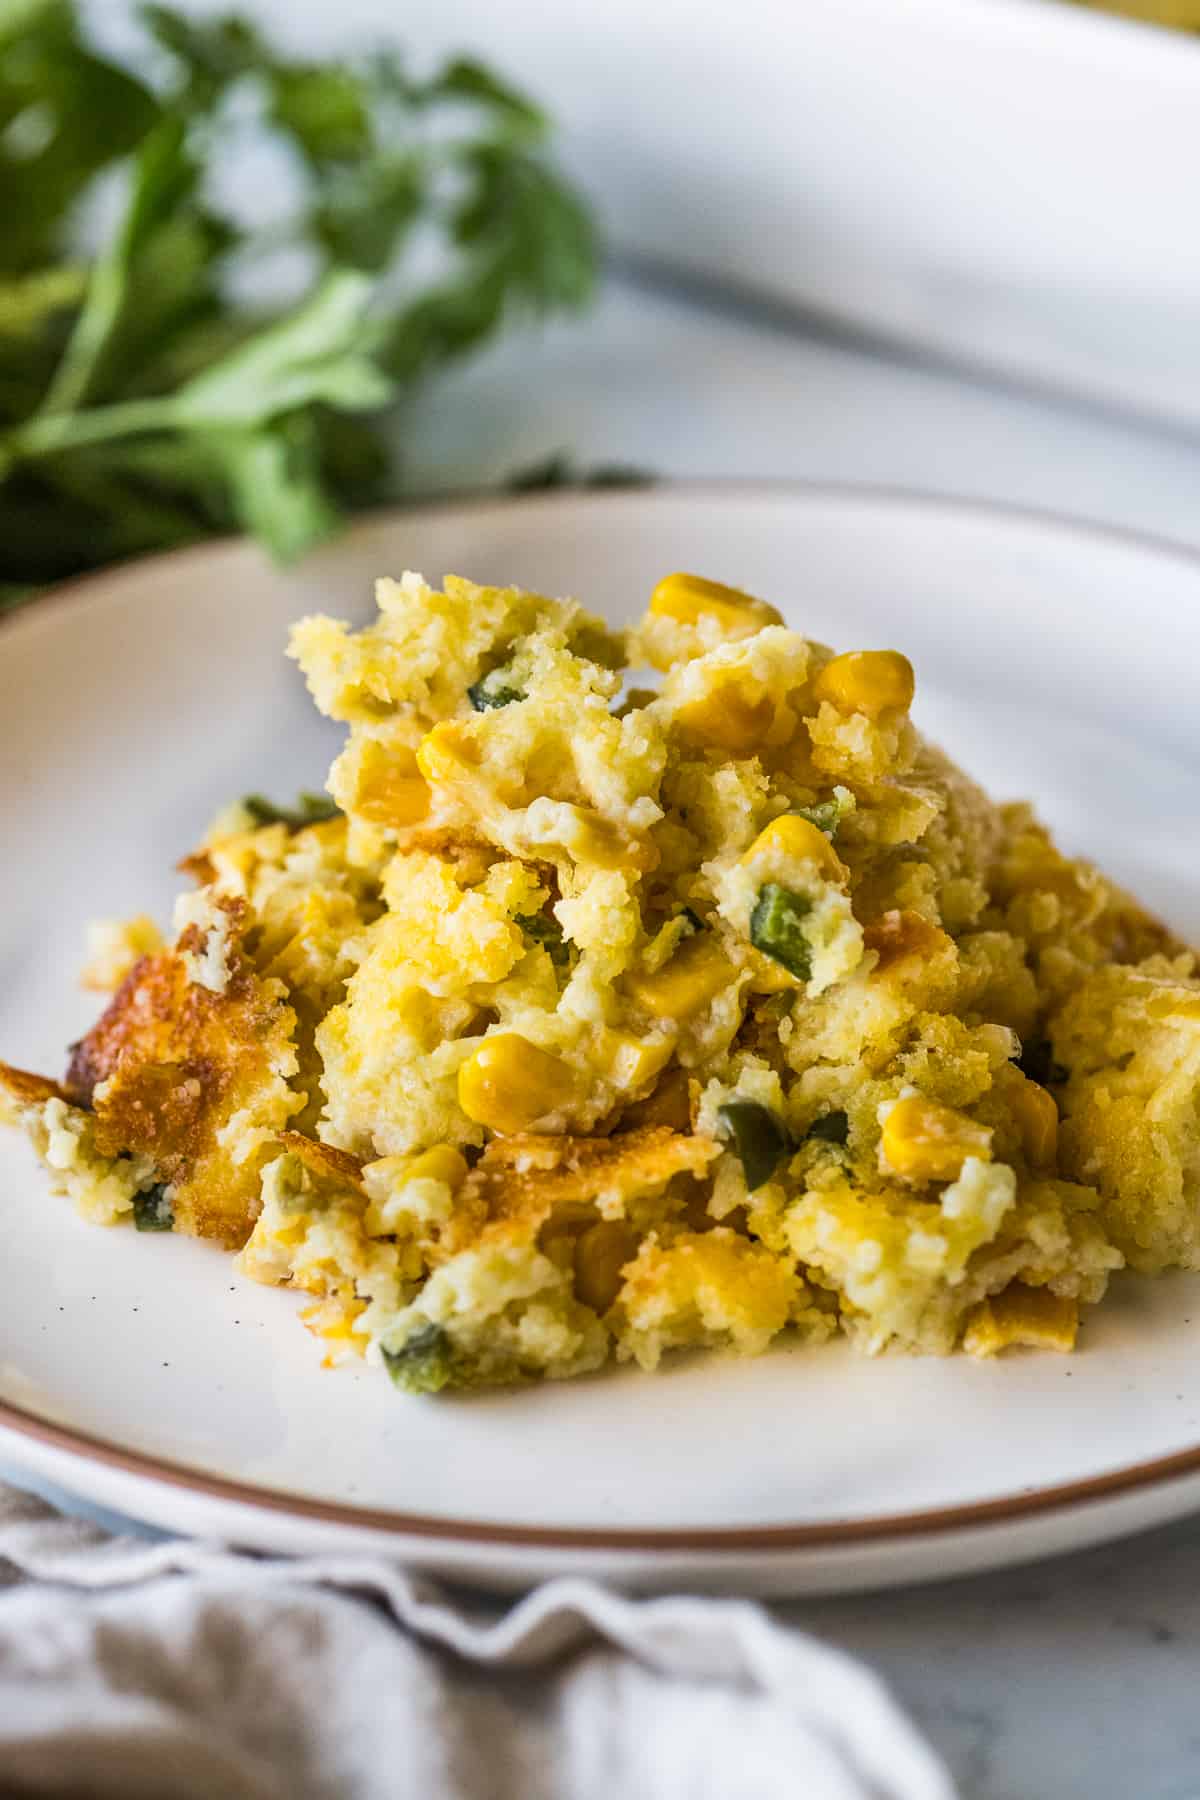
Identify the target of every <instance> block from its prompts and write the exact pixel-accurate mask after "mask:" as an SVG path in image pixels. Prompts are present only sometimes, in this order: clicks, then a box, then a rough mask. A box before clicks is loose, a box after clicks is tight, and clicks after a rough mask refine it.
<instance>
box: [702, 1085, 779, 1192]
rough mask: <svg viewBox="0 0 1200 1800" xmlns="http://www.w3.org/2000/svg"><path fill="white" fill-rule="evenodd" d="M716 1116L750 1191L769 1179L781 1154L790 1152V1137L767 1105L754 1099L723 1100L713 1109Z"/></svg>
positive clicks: (777, 1165)
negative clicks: (730, 1139) (729, 1140)
mask: <svg viewBox="0 0 1200 1800" xmlns="http://www.w3.org/2000/svg"><path fill="white" fill-rule="evenodd" d="M717 1117H718V1118H719V1119H720V1121H721V1123H722V1124H723V1125H724V1126H725V1127H726V1129H727V1130H728V1132H729V1134H730V1136H731V1137H732V1139H733V1147H734V1149H735V1150H736V1151H737V1153H738V1156H739V1157H740V1158H741V1163H742V1171H743V1173H744V1175H745V1177H746V1187H747V1189H748V1190H749V1192H750V1193H753V1192H754V1190H755V1188H760V1187H761V1186H762V1184H763V1182H764V1181H770V1179H771V1177H772V1175H773V1174H774V1173H775V1171H776V1169H777V1168H778V1167H779V1165H780V1163H781V1162H782V1161H783V1159H784V1157H786V1156H789V1155H790V1154H791V1149H792V1140H791V1138H790V1137H789V1136H788V1133H787V1130H786V1129H785V1127H784V1125H783V1123H782V1122H781V1120H779V1119H777V1118H776V1116H775V1114H774V1113H773V1112H772V1111H771V1109H770V1107H768V1106H760V1105H759V1103H758V1101H757V1100H727V1101H726V1102H725V1104H724V1106H719V1107H718V1108H717Z"/></svg>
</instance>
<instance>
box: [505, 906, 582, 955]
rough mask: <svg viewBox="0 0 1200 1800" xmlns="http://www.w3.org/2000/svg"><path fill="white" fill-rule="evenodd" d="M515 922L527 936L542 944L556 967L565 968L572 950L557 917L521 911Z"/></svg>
mask: <svg viewBox="0 0 1200 1800" xmlns="http://www.w3.org/2000/svg"><path fill="white" fill-rule="evenodd" d="M514 924H517V925H519V926H520V927H521V930H522V931H523V932H524V933H525V936H526V937H527V938H532V939H533V941H534V943H535V944H540V945H541V946H542V949H543V950H545V952H546V954H547V955H548V956H549V958H550V961H551V962H552V963H553V964H554V966H555V968H556V969H562V968H565V967H566V965H567V964H568V963H569V962H570V960H571V952H570V949H569V948H568V945H567V940H566V938H565V937H564V936H563V929H562V926H561V925H560V924H559V923H558V920H557V919H548V918H547V917H546V915H545V913H521V914H519V915H518V917H517V918H516V919H515V920H514Z"/></svg>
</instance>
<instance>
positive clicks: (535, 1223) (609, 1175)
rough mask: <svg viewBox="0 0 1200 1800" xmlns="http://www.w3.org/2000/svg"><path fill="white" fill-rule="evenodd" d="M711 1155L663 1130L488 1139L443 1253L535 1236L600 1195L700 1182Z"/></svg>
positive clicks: (699, 1143) (707, 1147)
mask: <svg viewBox="0 0 1200 1800" xmlns="http://www.w3.org/2000/svg"><path fill="white" fill-rule="evenodd" d="M717 1149H718V1146H717V1145H716V1144H715V1143H714V1142H713V1141H712V1139H711V1138H706V1137H693V1136H691V1135H685V1134H684V1133H682V1132H678V1131H672V1130H671V1129H670V1128H669V1127H668V1126H665V1125H648V1126H644V1127H642V1128H640V1129H638V1130H634V1131H628V1132H624V1133H622V1134H621V1135H620V1136H618V1137H610V1138H605V1137H570V1136H562V1137H557V1136H539V1135H537V1134H535V1133H532V1132H530V1133H522V1134H520V1135H517V1136H514V1137H498V1138H493V1140H492V1142H491V1143H490V1144H489V1145H488V1147H487V1150H486V1151H485V1152H484V1154H483V1156H482V1157H481V1159H480V1161H479V1162H478V1163H477V1164H476V1166H475V1168H474V1169H472V1171H471V1173H470V1175H469V1176H468V1177H467V1180H466V1181H465V1183H464V1184H463V1187H462V1188H461V1190H460V1191H459V1194H458V1197H457V1200H456V1203H455V1220H454V1225H453V1228H452V1230H451V1232H450V1233H449V1234H448V1238H447V1242H446V1243H445V1244H444V1245H443V1249H452V1250H453V1251H455V1252H457V1251H459V1250H463V1249H467V1248H468V1247H469V1246H470V1245H472V1244H474V1243H477V1242H480V1241H487V1240H490V1239H494V1238H505V1239H511V1238H512V1237H514V1236H526V1235H528V1236H532V1235H535V1234H536V1233H537V1231H538V1230H539V1228H540V1227H541V1225H542V1224H543V1223H544V1221H545V1220H546V1219H548V1218H549V1217H550V1215H551V1213H553V1212H555V1211H557V1210H559V1209H562V1208H572V1207H579V1208H582V1207H586V1206H590V1205H591V1204H592V1203H593V1202H594V1201H595V1200H597V1199H598V1198H600V1196H602V1195H608V1194H615V1195H620V1196H622V1197H623V1198H625V1199H633V1198H636V1197H637V1196H639V1195H641V1194H648V1193H654V1192H657V1191H659V1190H661V1189H662V1188H664V1187H666V1185H667V1183H668V1182H669V1181H671V1180H673V1179H674V1177H675V1176H677V1175H692V1176H700V1175H703V1173H704V1171H705V1170H706V1169H707V1167H708V1164H709V1162H710V1161H711V1160H712V1158H713V1156H714V1155H715V1154H716V1152H717Z"/></svg>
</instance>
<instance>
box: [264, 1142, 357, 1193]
mask: <svg viewBox="0 0 1200 1800" xmlns="http://www.w3.org/2000/svg"><path fill="white" fill-rule="evenodd" d="M278 1142H279V1143H280V1144H281V1145H282V1147H283V1149H285V1150H290V1151H291V1153H292V1155H293V1156H295V1157H298V1158H299V1159H300V1161H301V1162H302V1163H303V1164H304V1166H305V1168H306V1169H307V1170H308V1172H309V1174H310V1175H315V1176H316V1177H317V1178H318V1180H321V1181H332V1182H335V1183H337V1185H339V1186H341V1187H352V1188H357V1189H358V1191H359V1192H360V1193H364V1192H365V1191H366V1190H365V1189H364V1188H363V1182H362V1172H363V1165H362V1161H361V1159H360V1158H359V1157H357V1156H352V1155H351V1153H350V1151H349V1150H336V1149H335V1148H334V1146H333V1145H332V1144H322V1143H321V1142H320V1141H319V1140H318V1139H317V1138H310V1137H305V1135H304V1133H303V1132H302V1131H281V1132H279V1134H278Z"/></svg>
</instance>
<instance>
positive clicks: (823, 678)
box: [813, 650, 915, 719]
mask: <svg viewBox="0 0 1200 1800" xmlns="http://www.w3.org/2000/svg"><path fill="white" fill-rule="evenodd" d="M914 689H915V682H914V679H913V666H912V664H911V663H910V662H909V660H908V658H907V656H902V655H901V654H900V652H899V650H848V651H847V652H846V654H845V655H844V656H835V657H834V659H833V661H832V662H827V663H826V664H825V667H824V668H823V669H822V670H821V672H820V674H819V675H818V676H817V678H816V680H815V681H814V682H813V693H814V694H815V696H816V698H817V699H818V700H829V701H831V702H832V704H833V705H834V706H836V707H837V709H838V711H839V712H860V713H866V715H867V717H868V718H869V719H877V718H878V717H879V715H880V713H883V712H905V711H907V710H908V708H909V707H910V706H911V705H912V699H913V692H914Z"/></svg>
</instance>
